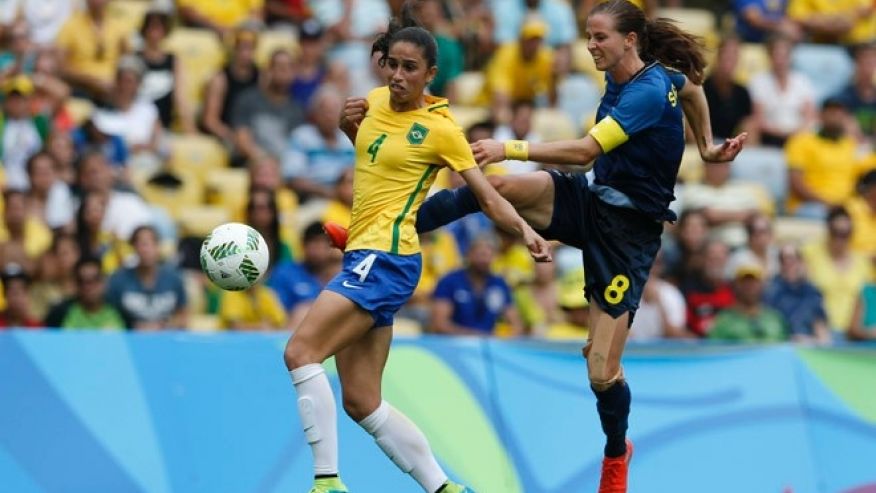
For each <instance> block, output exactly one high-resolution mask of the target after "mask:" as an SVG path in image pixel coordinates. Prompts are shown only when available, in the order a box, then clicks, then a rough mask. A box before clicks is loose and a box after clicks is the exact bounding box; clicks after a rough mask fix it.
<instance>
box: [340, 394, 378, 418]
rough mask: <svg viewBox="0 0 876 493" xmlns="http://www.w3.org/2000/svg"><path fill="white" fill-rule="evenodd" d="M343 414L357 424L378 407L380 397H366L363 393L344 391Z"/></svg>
mask: <svg viewBox="0 0 876 493" xmlns="http://www.w3.org/2000/svg"><path fill="white" fill-rule="evenodd" d="M343 403H344V412H345V413H347V416H349V417H350V419H352V420H353V421H356V422H357V423H358V422H359V421H362V420H363V419H365V418H367V417H368V416H370V415H371V413H373V412H374V410H375V409H377V407H378V406H380V396H379V395H378V396H372V395H368V394H366V393H364V392H355V391H349V392H348V391H347V390H346V389H345V390H344V396H343Z"/></svg>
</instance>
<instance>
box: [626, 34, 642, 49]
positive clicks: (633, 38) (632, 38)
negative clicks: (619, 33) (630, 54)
mask: <svg viewBox="0 0 876 493" xmlns="http://www.w3.org/2000/svg"><path fill="white" fill-rule="evenodd" d="M624 47H625V48H626V49H628V50H630V49H638V47H639V35H638V34H636V33H635V32H634V31H630V32H628V33H627V35H626V36H624Z"/></svg>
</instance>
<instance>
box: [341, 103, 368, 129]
mask: <svg viewBox="0 0 876 493" xmlns="http://www.w3.org/2000/svg"><path fill="white" fill-rule="evenodd" d="M366 113H368V100H367V99H365V98H347V101H346V102H345V103H344V109H343V111H341V121H340V124H339V126H340V127H341V129H351V130H358V129H359V124H360V123H362V120H363V119H364V118H365V114H366Z"/></svg>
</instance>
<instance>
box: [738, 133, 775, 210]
mask: <svg viewBox="0 0 876 493" xmlns="http://www.w3.org/2000/svg"><path fill="white" fill-rule="evenodd" d="M730 170H731V171H730V173H731V176H732V177H733V178H736V179H738V180H747V181H753V182H757V183H760V184H761V185H763V186H764V188H766V189H767V190H768V191H769V193H770V195H771V196H772V197H773V199H774V200H775V201H776V210H777V211H779V212H781V211H782V207H783V206H784V203H785V199H786V198H787V197H788V169H787V164H786V162H785V153H784V152H783V151H782V150H781V149H774V148H769V147H750V148H749V147H746V148H745V149H743V151H742V152H741V153H739V155H738V156H737V157H736V160H735V161H734V162H733V165H732V167H731V168H730Z"/></svg>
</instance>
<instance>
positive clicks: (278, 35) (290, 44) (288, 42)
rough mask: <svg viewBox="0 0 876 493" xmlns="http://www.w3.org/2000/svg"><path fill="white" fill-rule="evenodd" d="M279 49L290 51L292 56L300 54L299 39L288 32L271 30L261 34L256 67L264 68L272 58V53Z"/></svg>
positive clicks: (257, 48) (256, 55)
mask: <svg viewBox="0 0 876 493" xmlns="http://www.w3.org/2000/svg"><path fill="white" fill-rule="evenodd" d="M279 49H286V50H289V51H290V52H291V53H292V54H297V53H298V38H297V37H296V36H295V34H293V33H292V32H291V31H288V30H279V29H278V30H270V31H262V32H260V33H259V42H258V45H257V47H256V53H255V60H256V65H258V66H259V67H264V66H265V65H267V64H268V60H269V59H270V58H271V53H273V52H274V51H276V50H279Z"/></svg>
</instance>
